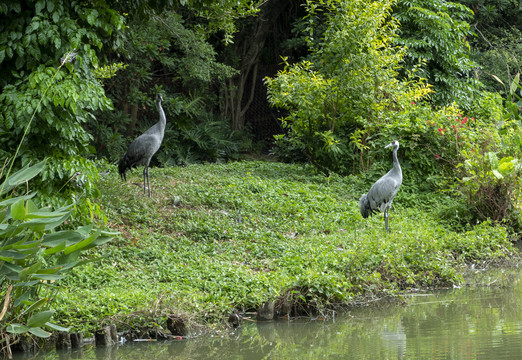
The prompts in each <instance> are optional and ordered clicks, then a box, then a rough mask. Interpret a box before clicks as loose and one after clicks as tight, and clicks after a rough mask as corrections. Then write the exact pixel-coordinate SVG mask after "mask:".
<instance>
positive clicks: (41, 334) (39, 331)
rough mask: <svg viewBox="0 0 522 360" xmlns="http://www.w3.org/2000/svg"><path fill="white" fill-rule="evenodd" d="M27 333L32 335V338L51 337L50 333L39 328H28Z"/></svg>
mask: <svg viewBox="0 0 522 360" xmlns="http://www.w3.org/2000/svg"><path fill="white" fill-rule="evenodd" d="M29 332H30V333H31V334H33V335H34V336H38V337H39V338H48V337H49V336H51V333H49V332H47V331H45V330H43V329H41V328H39V327H32V328H29Z"/></svg>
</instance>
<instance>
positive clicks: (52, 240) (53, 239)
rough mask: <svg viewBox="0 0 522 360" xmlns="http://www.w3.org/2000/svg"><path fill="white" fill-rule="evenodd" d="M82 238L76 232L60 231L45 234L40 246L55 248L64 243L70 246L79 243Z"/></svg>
mask: <svg viewBox="0 0 522 360" xmlns="http://www.w3.org/2000/svg"><path fill="white" fill-rule="evenodd" d="M86 235H87V234H86ZM83 238H84V236H82V234H80V233H79V232H78V231H73V230H62V231H57V232H54V233H49V234H46V235H45V236H44V238H43V240H42V245H43V246H46V247H55V246H58V245H60V244H61V243H65V242H67V244H69V245H71V244H76V243H78V242H80V241H81V240H82V239H83Z"/></svg>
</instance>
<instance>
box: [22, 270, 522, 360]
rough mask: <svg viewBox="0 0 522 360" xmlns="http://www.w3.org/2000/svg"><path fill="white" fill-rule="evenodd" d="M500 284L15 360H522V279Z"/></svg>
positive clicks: (517, 277) (414, 295) (409, 296)
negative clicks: (329, 315) (320, 317)
mask: <svg viewBox="0 0 522 360" xmlns="http://www.w3.org/2000/svg"><path fill="white" fill-rule="evenodd" d="M488 276H490V275H488ZM499 276H504V275H502V274H501V275H499ZM500 283H501V284H506V283H508V284H509V285H510V286H500V287H487V288H484V287H480V288H462V289H454V290H448V291H437V292H433V293H418V294H412V295H408V296H407V297H405V301H404V303H403V304H397V303H393V304H385V305H382V304H381V305H379V306H371V307H364V308H354V309H352V310H350V311H348V312H347V313H346V314H344V315H343V316H342V317H338V318H336V319H335V320H330V321H326V322H322V321H310V320H298V321H290V322H289V321H281V322H266V323H255V322H244V323H243V327H242V328H240V329H239V330H237V331H236V332H235V333H233V334H229V335H227V336H223V337H200V338H194V339H189V340H181V341H170V342H156V343H130V344H125V345H123V346H119V347H109V348H98V349H96V348H94V347H92V346H86V347H85V348H84V349H82V351H65V352H56V351H53V352H51V353H48V354H43V355H37V356H28V355H24V356H18V357H17V358H16V359H60V360H70V359H99V360H113V359H114V360H116V359H126V360H127V359H129V360H134V359H139V360H144V359H159V360H161V359H230V360H231V359H254V360H255V359H300V360H305V359H519V358H520V354H522V314H521V312H522V284H521V274H520V273H518V274H517V275H516V276H514V277H512V278H509V279H503V280H502V281H501V282H499V284H500Z"/></svg>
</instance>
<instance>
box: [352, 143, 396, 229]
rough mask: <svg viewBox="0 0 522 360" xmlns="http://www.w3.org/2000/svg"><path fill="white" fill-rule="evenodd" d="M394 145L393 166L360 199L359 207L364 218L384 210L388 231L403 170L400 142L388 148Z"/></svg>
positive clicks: (392, 144) (387, 146)
mask: <svg viewBox="0 0 522 360" xmlns="http://www.w3.org/2000/svg"><path fill="white" fill-rule="evenodd" d="M390 146H392V147H393V168H392V169H391V170H390V171H388V172H387V173H386V174H385V175H384V176H383V177H381V178H380V179H379V180H377V181H376V182H375V184H373V186H372V187H371V188H370V191H368V194H364V195H363V196H361V198H360V199H359V208H360V209H361V215H362V217H363V218H365V219H366V218H367V217H368V216H370V215H371V214H373V213H376V212H379V211H380V212H384V225H385V227H386V231H389V229H388V210H390V207H391V204H392V201H393V198H394V197H395V195H397V191H399V187H400V186H401V184H402V170H401V165H400V164H399V159H398V158H397V150H399V142H398V141H397V140H393V141H392V142H391V143H390V144H388V145H386V147H385V149H386V148H389V147H390Z"/></svg>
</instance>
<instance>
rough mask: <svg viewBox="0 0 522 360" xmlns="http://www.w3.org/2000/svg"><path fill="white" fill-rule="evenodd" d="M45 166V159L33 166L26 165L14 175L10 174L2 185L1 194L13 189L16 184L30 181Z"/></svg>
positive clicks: (0, 187)
mask: <svg viewBox="0 0 522 360" xmlns="http://www.w3.org/2000/svg"><path fill="white" fill-rule="evenodd" d="M44 166H45V160H44V161H41V162H39V163H38V164H35V165H33V166H29V165H27V166H25V167H24V168H22V169H21V170H19V171H17V172H16V173H14V174H13V175H11V176H9V177H8V178H7V179H6V181H5V182H4V183H3V184H2V185H1V186H0V195H2V194H5V193H7V192H9V191H11V190H12V189H13V188H14V187H15V186H17V185H19V184H21V183H23V182H26V181H29V180H31V179H32V178H34V177H35V176H36V175H38V174H39V173H40V172H41V171H42V169H43V168H44Z"/></svg>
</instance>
